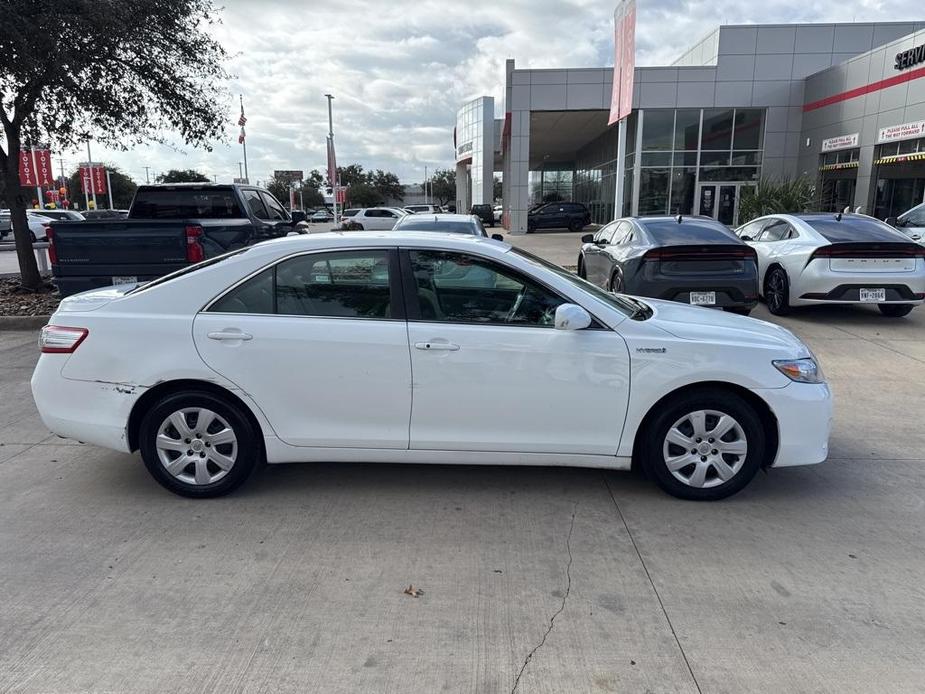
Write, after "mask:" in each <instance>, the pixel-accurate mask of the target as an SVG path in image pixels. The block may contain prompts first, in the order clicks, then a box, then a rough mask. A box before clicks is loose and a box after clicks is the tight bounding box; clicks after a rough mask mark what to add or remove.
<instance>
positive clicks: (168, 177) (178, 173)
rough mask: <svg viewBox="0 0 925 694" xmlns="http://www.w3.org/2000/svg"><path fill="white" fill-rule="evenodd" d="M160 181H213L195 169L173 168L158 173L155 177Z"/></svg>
mask: <svg viewBox="0 0 925 694" xmlns="http://www.w3.org/2000/svg"><path fill="white" fill-rule="evenodd" d="M154 180H155V181H157V182H158V183H211V182H212V179H211V178H209V177H208V176H206V175H205V174H204V173H200V172H199V171H196V170H195V169H171V170H170V171H168V172H167V173H162V174H158V176H157V178H155V179H154Z"/></svg>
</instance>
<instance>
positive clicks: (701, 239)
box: [637, 218, 739, 245]
mask: <svg viewBox="0 0 925 694" xmlns="http://www.w3.org/2000/svg"><path fill="white" fill-rule="evenodd" d="M637 221H638V222H639V224H641V225H642V226H643V228H645V230H646V231H647V232H649V234H651V235H652V238H654V239H655V242H656V243H658V244H660V245H670V244H687V243H729V242H730V241H733V242H738V241H739V239H738V237H737V236H736V235H735V234H733V233H732V232H731V231H730V230H729V229H727V228H726V227H725V226H723V225H722V224H720V223H719V222H714V221H712V220H706V219H703V220H701V219H683V218H682V220H681V223H680V224H678V222H677V221H676V220H674V219H639V220H637Z"/></svg>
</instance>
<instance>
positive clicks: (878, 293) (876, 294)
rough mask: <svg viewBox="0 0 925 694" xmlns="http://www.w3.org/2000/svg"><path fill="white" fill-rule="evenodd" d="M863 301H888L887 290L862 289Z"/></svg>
mask: <svg viewBox="0 0 925 694" xmlns="http://www.w3.org/2000/svg"><path fill="white" fill-rule="evenodd" d="M861 301H863V302H865V303H878V302H880V301H886V289H862V290H861Z"/></svg>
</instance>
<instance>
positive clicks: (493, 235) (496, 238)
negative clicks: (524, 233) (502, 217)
mask: <svg viewBox="0 0 925 694" xmlns="http://www.w3.org/2000/svg"><path fill="white" fill-rule="evenodd" d="M491 238H492V239H494V240H495V241H504V237H503V236H502V235H501V234H492V235H491Z"/></svg>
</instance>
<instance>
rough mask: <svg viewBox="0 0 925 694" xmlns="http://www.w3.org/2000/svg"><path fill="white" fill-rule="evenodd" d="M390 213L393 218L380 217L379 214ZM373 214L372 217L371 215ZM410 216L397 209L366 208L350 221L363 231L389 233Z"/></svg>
mask: <svg viewBox="0 0 925 694" xmlns="http://www.w3.org/2000/svg"><path fill="white" fill-rule="evenodd" d="M383 211H385V212H388V213H389V215H391V216H384V217H382V216H379V215H378V214H377V213H380V212H383ZM371 212H372V213H373V214H372V215H370V213H371ZM407 214H409V213H408V212H406V211H405V210H401V209H398V208H395V207H366V208H363V209H361V210H359V211H357V213H356V214H355V215H353V216H351V217H350V218H349V219H350V221H351V222H353V223H355V224H359V225H361V226H362V227H363V231H388V230H389V229H392V228H393V227H394V226H395V223H396V222H397V221H398V220H399V219H401V218H402V217H404V216H405V215H407Z"/></svg>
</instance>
